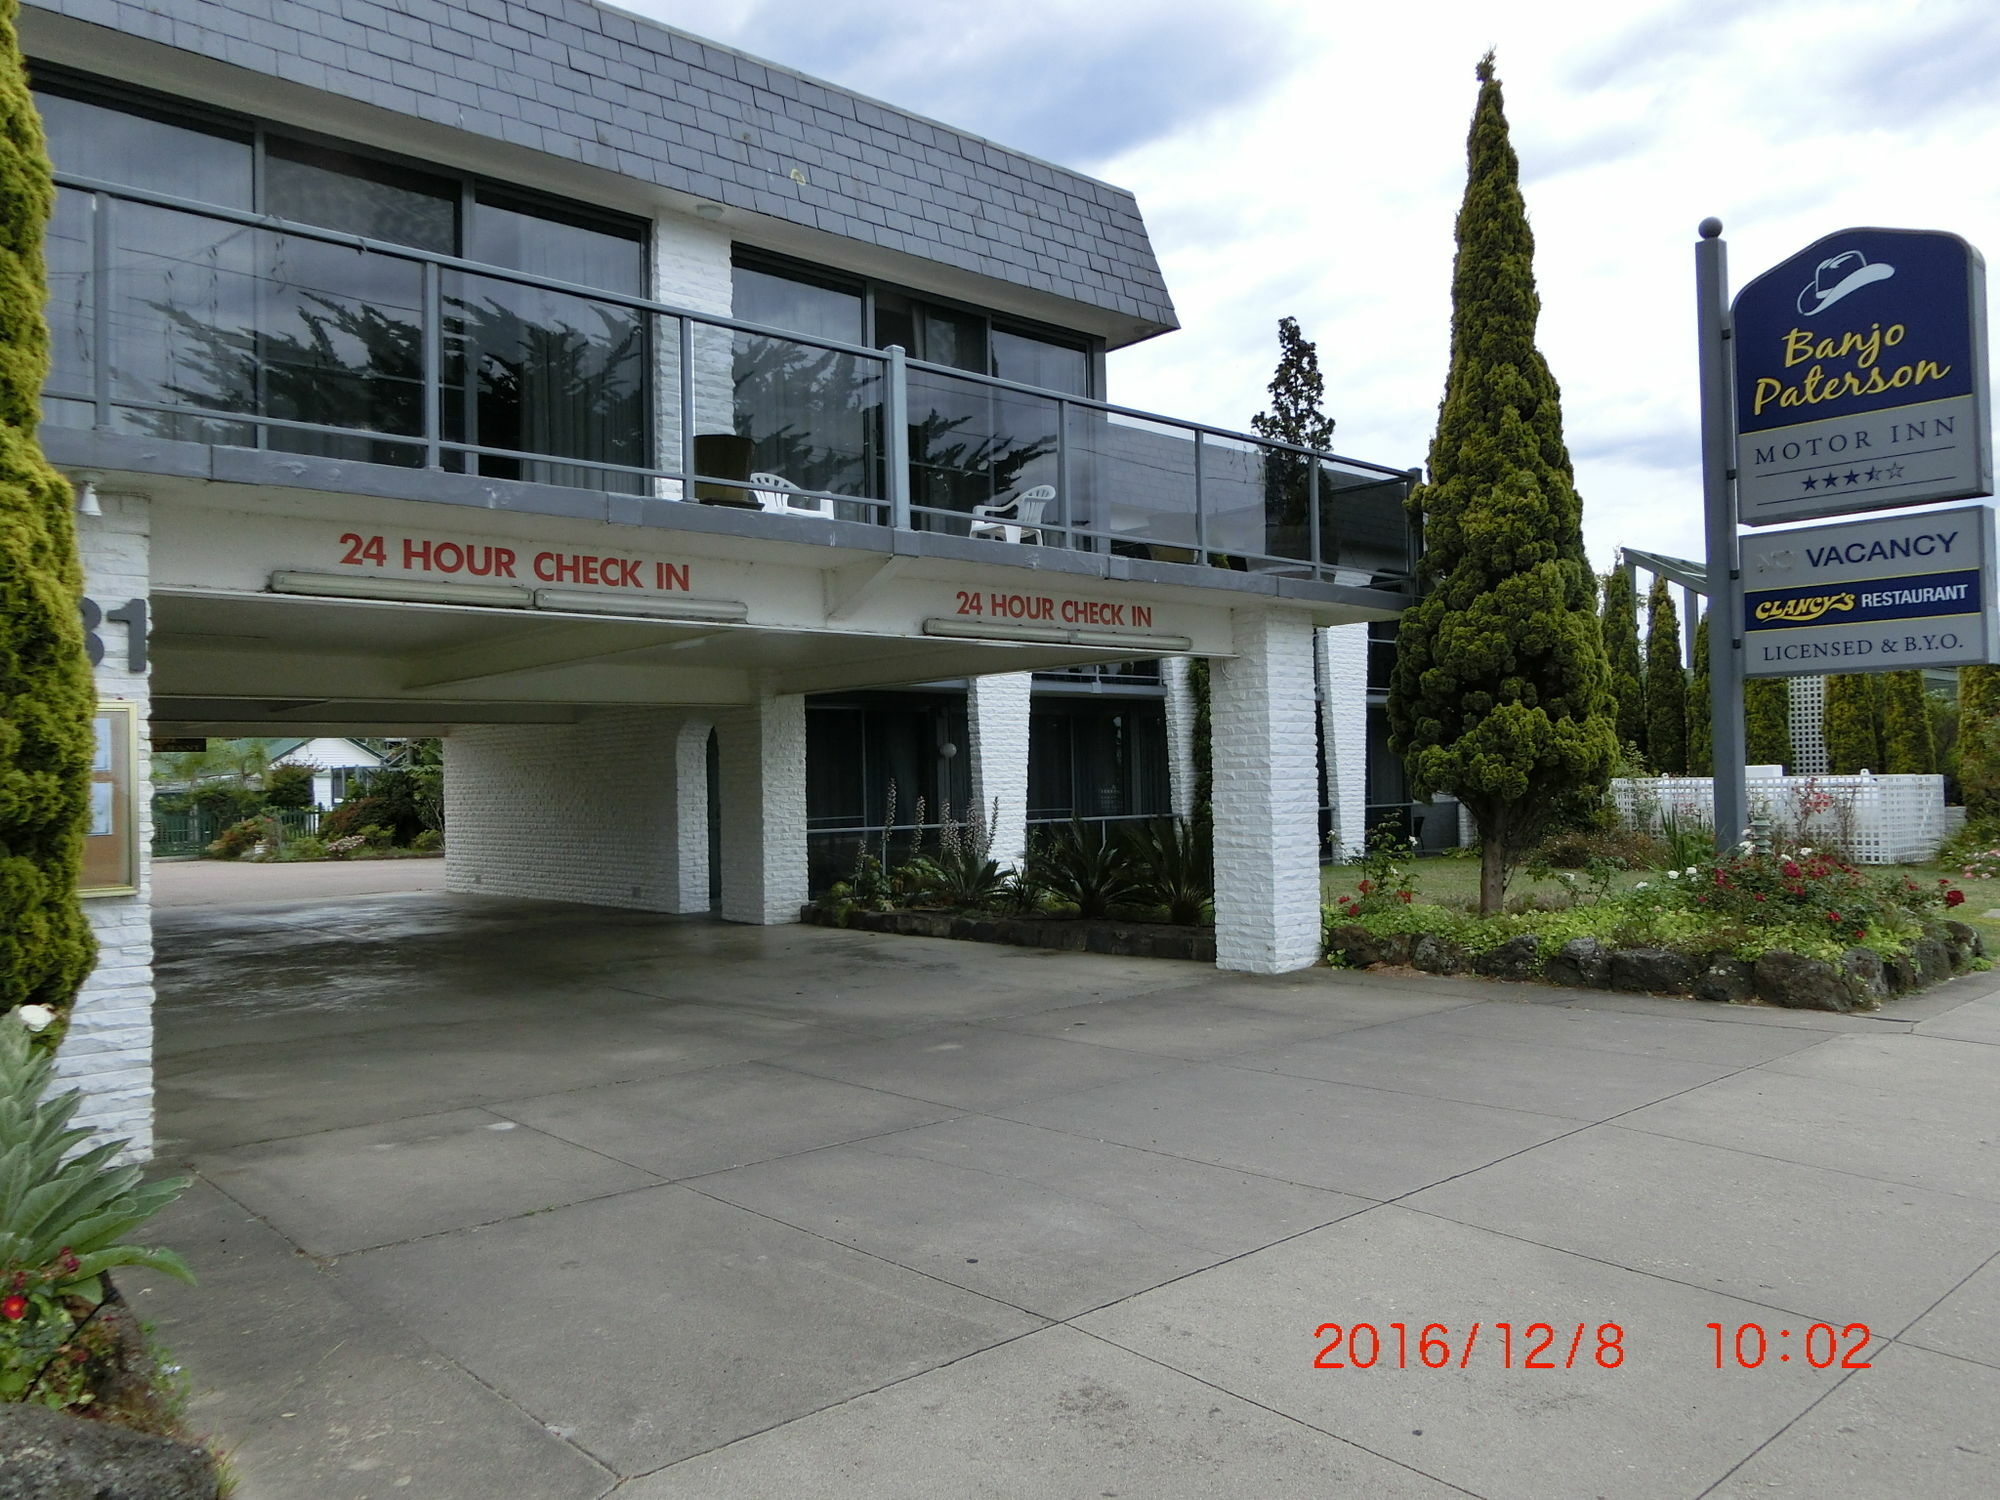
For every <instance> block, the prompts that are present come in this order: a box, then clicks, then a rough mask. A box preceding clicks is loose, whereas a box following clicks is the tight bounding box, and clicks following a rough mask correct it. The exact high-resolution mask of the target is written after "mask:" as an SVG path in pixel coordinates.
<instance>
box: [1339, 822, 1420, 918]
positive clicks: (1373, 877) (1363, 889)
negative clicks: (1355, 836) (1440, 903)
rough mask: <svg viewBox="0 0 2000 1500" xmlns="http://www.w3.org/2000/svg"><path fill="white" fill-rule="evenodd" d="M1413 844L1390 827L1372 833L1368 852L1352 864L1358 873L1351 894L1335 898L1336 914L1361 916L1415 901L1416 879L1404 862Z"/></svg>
mask: <svg viewBox="0 0 2000 1500" xmlns="http://www.w3.org/2000/svg"><path fill="white" fill-rule="evenodd" d="M1416 845H1417V841H1416V840H1415V839H1413V838H1403V837H1400V836H1399V835H1398V834H1397V833H1396V832H1395V830H1394V829H1393V828H1388V827H1382V828H1377V829H1375V830H1373V831H1372V832H1371V833H1370V834H1369V835H1368V846H1367V849H1366V850H1365V851H1364V852H1363V853H1362V855H1361V857H1360V858H1359V859H1356V860H1354V861H1353V862H1352V863H1353V865H1354V867H1355V868H1357V869H1358V870H1359V871H1360V872H1361V878H1360V879H1359V880H1357V881H1356V882H1355V883H1354V894H1353V895H1351V896H1345V895H1343V896H1336V897H1334V906H1335V907H1336V908H1337V909H1338V911H1339V914H1340V915H1341V916H1343V917H1360V916H1366V915H1367V914H1368V913H1370V912H1380V911H1388V910H1390V909H1392V908H1394V907H1397V906H1409V905H1410V904H1412V903H1413V902H1414V901H1415V900H1416V899H1417V877H1416V875H1415V873H1414V872H1412V871H1411V870H1409V869H1407V868H1406V867H1405V861H1406V860H1408V859H1409V857H1410V855H1411V854H1412V853H1413V852H1414V850H1415V849H1416Z"/></svg>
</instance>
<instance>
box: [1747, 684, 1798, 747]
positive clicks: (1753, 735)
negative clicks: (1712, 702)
mask: <svg viewBox="0 0 2000 1500" xmlns="http://www.w3.org/2000/svg"><path fill="white" fill-rule="evenodd" d="M1789 682H1790V679H1789V678H1785V677H1752V678H1751V679H1750V680H1749V681H1748V682H1746V683H1744V684H1743V748H1744V754H1745V757H1746V759H1747V760H1748V761H1749V763H1750V764H1751V765H1753V766H1783V767H1785V768H1786V769H1787V770H1790V769H1791V765H1792V711H1791V689H1790V687H1789V686H1787V684H1788V683H1789Z"/></svg>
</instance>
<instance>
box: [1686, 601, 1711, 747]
mask: <svg viewBox="0 0 2000 1500" xmlns="http://www.w3.org/2000/svg"><path fill="white" fill-rule="evenodd" d="M1708 693H1709V679H1708V611H1707V610H1703V611H1702V612H1701V623H1700V624H1699V625H1697V626H1695V628H1694V671H1693V672H1692V673H1690V674H1689V676H1688V695H1687V727H1688V775H1690V776H1713V775H1714V774H1715V732H1714V729H1713V727H1712V725H1713V721H1712V720H1711V719H1710V718H1709V712H1710V706H1709V701H1708Z"/></svg>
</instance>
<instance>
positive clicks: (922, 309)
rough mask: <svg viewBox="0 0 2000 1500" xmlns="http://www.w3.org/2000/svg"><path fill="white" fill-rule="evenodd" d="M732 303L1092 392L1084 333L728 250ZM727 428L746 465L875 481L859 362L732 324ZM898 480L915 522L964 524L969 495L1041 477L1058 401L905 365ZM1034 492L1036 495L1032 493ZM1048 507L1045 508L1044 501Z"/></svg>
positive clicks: (1044, 478)
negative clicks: (905, 433) (904, 460)
mask: <svg viewBox="0 0 2000 1500" xmlns="http://www.w3.org/2000/svg"><path fill="white" fill-rule="evenodd" d="M734 310H735V315H736V316H737V317H738V318H739V319H742V320H743V321H744V322H749V323H760V324H763V325H765V326H767V327H771V328H777V329H783V330H785V331H787V332H791V333H797V334H803V335H807V336H810V337H815V338H824V339H837V340H839V341H841V342H844V343H851V344H862V345H867V346H870V347H873V348H877V349H886V348H888V347H889V346H890V345H892V344H894V345H899V346H901V347H902V348H903V350H904V351H905V352H906V353H908V354H909V356H910V357H911V358H912V359H914V360H917V361H920V362H922V363H924V364H929V365H941V366H946V367H948V368H949V369H952V370H964V371H969V372H971V373H974V374H978V375H996V376H998V377H1000V378H1001V379H1003V380H1010V381H1016V382H1019V383H1021V384H1024V385H1033V386H1036V387H1038V388H1040V389H1043V390H1048V391H1057V392H1061V393H1063V394H1065V395H1073V396H1089V395H1090V394H1091V355H1090V348H1089V346H1088V343H1087V341H1086V340H1084V339H1083V338H1081V337H1079V336H1074V335H1070V336H1065V335H1063V334H1060V333H1058V332H1056V331H1054V330H1035V329H1030V328H1028V327H1026V326H1024V325H1008V324H1006V323H1004V322H1001V321H996V320H995V319H994V318H993V317H992V316H990V315H989V314H987V313H984V312H981V311H979V310H977V309H973V308H967V307H961V306H956V305H951V304H947V303H944V302H941V301H938V300H935V299H930V298H925V297H922V296H920V295H917V294H915V293H911V292H907V291H903V290H901V289H898V288H894V287H889V286H883V285H879V284H876V283H872V282H867V281H862V280H859V279H848V278H842V277H839V276H836V275H832V274H829V273H827V272H824V271H820V270H816V269H814V268H810V267H804V266H798V265H794V264H791V263H789V262H783V261H777V260H773V259H769V258H766V257H763V256H758V255H754V254H752V253H750V252H747V251H746V252H741V253H739V256H738V258H737V263H736V273H735V307H734ZM735 374H736V430H737V433H738V434H739V435H740V436H743V437H747V438H749V439H750V440H751V444H752V455H753V457H752V465H753V467H754V468H756V469H757V470H759V471H761V472H766V473H775V474H779V475H782V476H783V477H785V478H787V479H790V480H791V481H792V482H793V483H795V484H799V485H801V486H803V487H805V488H808V489H826V490H832V491H835V492H837V493H842V494H864V493H876V494H879V493H883V490H882V488H881V485H882V479H881V476H880V475H879V474H878V473H877V469H878V467H879V464H880V457H879V454H880V449H881V441H880V436H879V434H880V431H881V412H880V408H879V405H878V404H877V403H879V400H880V396H879V390H878V384H877V382H876V381H875V379H874V367H873V363H872V362H868V361H861V360H859V359H857V358H856V357H854V356H848V355H840V354H837V353H833V352H831V351H827V350H821V349H814V348H812V347H811V346H808V345H804V344H799V343H795V342H793V341H792V340H789V339H777V338H764V337H759V336H754V335H743V336H740V337H739V338H738V340H737V346H736V369H735ZM909 396H910V420H909V443H910V490H911V503H912V505H913V506H914V508H915V511H916V522H917V524H918V525H919V526H920V527H928V528H930V529H934V530H953V531H959V532H963V531H965V530H966V529H967V526H968V524H969V512H970V511H971V510H972V508H973V507H974V506H976V505H990V504H993V503H995V502H996V501H999V500H1003V499H1004V498H1006V497H1007V496H1009V495H1012V494H1017V493H1020V492H1022V491H1026V490H1031V489H1034V488H1035V487H1037V486H1040V485H1048V486H1051V488H1052V489H1053V487H1054V485H1055V483H1056V479H1057V475H1056V451H1057V434H1058V432H1059V431H1060V430H1061V419H1060V410H1059V406H1058V403H1057V402H1055V401H1053V400H1051V399H1049V398H1048V397H1045V396H1033V395H1028V394H1025V393H1021V392H1015V391H1007V390H1001V389H998V388H996V387H994V386H991V385H988V384H986V383H984V382H981V381H974V380H965V379H961V378H959V377H957V376H955V375H951V374H949V373H946V372H945V371H943V370H912V371H911V372H910V389H909ZM1043 503H1044V505H1045V506H1046V505H1047V502H1043ZM1045 514H1046V516H1047V519H1048V520H1050V521H1051V522H1054V521H1056V520H1058V519H1059V517H1058V515H1057V514H1056V508H1053V507H1051V508H1049V509H1048V510H1047V511H1046V512H1045Z"/></svg>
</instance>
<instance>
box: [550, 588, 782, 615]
mask: <svg viewBox="0 0 2000 1500" xmlns="http://www.w3.org/2000/svg"><path fill="white" fill-rule="evenodd" d="M535 608H536V609H558V610H563V611H566V612H568V613H571V614H586V615H623V616H626V617H628V618H632V619H645V620H747V619H748V618H749V617H750V606H749V605H747V604H744V603H742V602H741V601H740V600H736V599H687V598H682V597H680V596H679V595H671V596H668V597H666V598H629V597H627V596H625V595H622V594H593V593H589V592H587V591H585V590H583V589H536V590H535Z"/></svg>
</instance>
